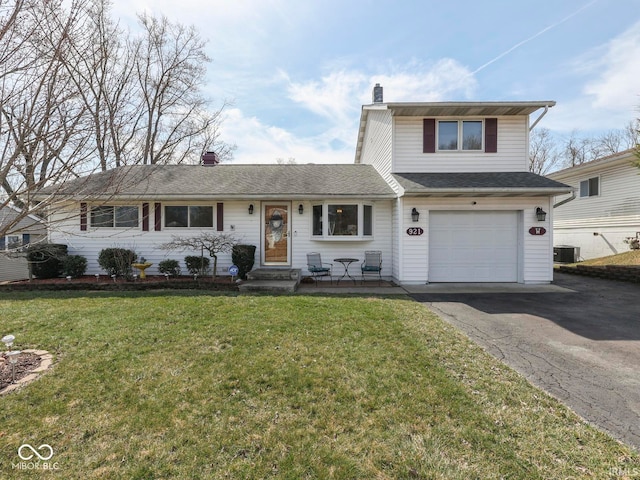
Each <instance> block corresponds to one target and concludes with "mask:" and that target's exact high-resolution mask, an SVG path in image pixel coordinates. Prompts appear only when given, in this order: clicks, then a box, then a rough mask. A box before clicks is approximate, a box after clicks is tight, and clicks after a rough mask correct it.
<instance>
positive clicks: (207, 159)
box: [200, 152, 220, 167]
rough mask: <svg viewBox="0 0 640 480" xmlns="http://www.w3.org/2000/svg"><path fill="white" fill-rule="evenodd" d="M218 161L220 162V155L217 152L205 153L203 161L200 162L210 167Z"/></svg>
mask: <svg viewBox="0 0 640 480" xmlns="http://www.w3.org/2000/svg"><path fill="white" fill-rule="evenodd" d="M218 163H220V160H218V155H217V154H216V152H207V153H204V154H203V155H202V161H201V162H200V164H201V165H205V166H208V167H213V166H215V165H217V164H218Z"/></svg>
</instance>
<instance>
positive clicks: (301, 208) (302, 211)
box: [298, 204, 304, 215]
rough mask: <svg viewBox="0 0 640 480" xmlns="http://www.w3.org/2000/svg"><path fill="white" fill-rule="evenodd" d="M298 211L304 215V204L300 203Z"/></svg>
mask: <svg viewBox="0 0 640 480" xmlns="http://www.w3.org/2000/svg"><path fill="white" fill-rule="evenodd" d="M298 213H299V214H300V215H302V214H303V213H304V206H303V205H302V204H300V205H298Z"/></svg>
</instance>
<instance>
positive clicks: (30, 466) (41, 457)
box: [11, 443, 60, 470]
mask: <svg viewBox="0 0 640 480" xmlns="http://www.w3.org/2000/svg"><path fill="white" fill-rule="evenodd" d="M18 457H20V459H21V460H24V461H22V462H18V463H13V462H11V467H12V468H14V469H18V470H58V469H60V465H59V464H58V462H49V461H48V460H51V458H53V447H51V445H48V444H46V443H43V444H42V445H40V446H39V447H38V448H33V447H32V446H31V445H29V444H28V443H23V444H22V445H20V448H18Z"/></svg>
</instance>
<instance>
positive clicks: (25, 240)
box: [22, 233, 31, 245]
mask: <svg viewBox="0 0 640 480" xmlns="http://www.w3.org/2000/svg"><path fill="white" fill-rule="evenodd" d="M29 243H31V234H30V233H23V234H22V245H29Z"/></svg>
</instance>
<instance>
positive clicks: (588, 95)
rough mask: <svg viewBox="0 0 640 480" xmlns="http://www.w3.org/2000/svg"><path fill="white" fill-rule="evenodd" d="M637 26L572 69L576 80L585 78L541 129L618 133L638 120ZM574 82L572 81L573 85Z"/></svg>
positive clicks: (639, 54)
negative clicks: (630, 122) (632, 121)
mask: <svg viewBox="0 0 640 480" xmlns="http://www.w3.org/2000/svg"><path fill="white" fill-rule="evenodd" d="M638 59H640V22H638V23H636V24H634V25H633V26H632V27H631V28H629V29H628V30H626V31H624V32H623V33H621V34H620V35H618V36H617V37H615V38H613V39H612V40H610V41H609V42H607V43H606V44H604V45H601V46H599V47H598V48H595V49H592V50H590V51H589V52H588V53H586V54H585V55H583V56H581V57H580V58H579V59H577V61H576V62H575V63H574V65H573V73H575V74H576V75H577V76H578V77H577V78H588V81H587V82H586V83H585V84H584V85H583V86H582V88H580V87H579V86H578V85H576V88H575V92H574V93H575V94H577V96H575V95H574V96H573V97H572V98H570V99H566V100H562V101H559V102H558V106H557V107H555V108H554V109H553V111H552V112H551V114H550V115H549V117H548V119H546V118H545V120H544V124H545V125H544V126H547V127H548V128H551V129H554V130H558V131H561V132H564V133H565V134H566V133H568V132H572V131H574V130H577V131H578V132H582V133H584V134H587V135H589V134H594V135H596V134H598V133H599V132H603V131H608V130H616V129H622V128H624V127H625V125H626V124H627V123H628V122H629V121H631V120H633V119H634V118H637V117H638V111H639V107H640V83H638V79H639V78H640V62H638ZM577 82H578V80H576V83H577Z"/></svg>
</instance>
